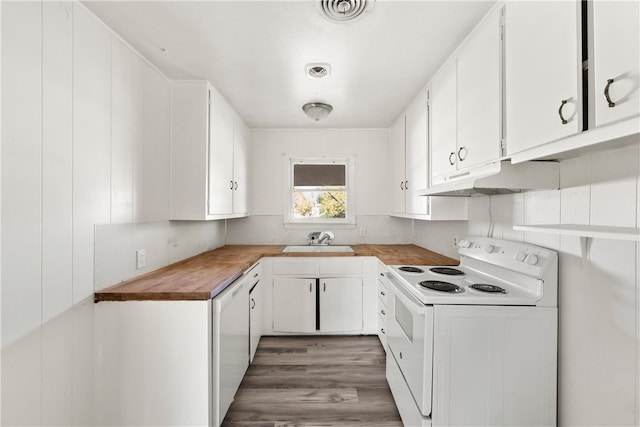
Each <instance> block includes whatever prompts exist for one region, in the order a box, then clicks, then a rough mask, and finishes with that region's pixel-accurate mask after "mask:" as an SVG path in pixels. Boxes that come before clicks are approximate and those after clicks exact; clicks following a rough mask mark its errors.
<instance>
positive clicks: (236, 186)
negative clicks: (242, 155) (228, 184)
mask: <svg viewBox="0 0 640 427" xmlns="http://www.w3.org/2000/svg"><path fill="white" fill-rule="evenodd" d="M233 189H234V190H237V189H238V181H234V188H233Z"/></svg>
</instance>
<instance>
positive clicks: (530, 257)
mask: <svg viewBox="0 0 640 427" xmlns="http://www.w3.org/2000/svg"><path fill="white" fill-rule="evenodd" d="M524 262H526V263H527V264H529V265H536V264H537V263H538V257H537V256H535V255H534V254H529V255H527V257H526V258H525V259H524Z"/></svg>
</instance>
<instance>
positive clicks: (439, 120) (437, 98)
mask: <svg viewBox="0 0 640 427" xmlns="http://www.w3.org/2000/svg"><path fill="white" fill-rule="evenodd" d="M456 68H457V66H456V58H455V57H454V58H452V59H450V60H449V62H448V63H447V64H446V65H445V66H444V67H443V68H442V69H441V70H440V71H439V72H438V74H437V75H436V76H435V77H434V79H433V82H432V86H431V87H432V97H431V180H432V185H433V184H435V183H437V180H438V178H440V177H442V176H444V175H447V174H449V173H451V172H454V171H455V170H456V167H457V166H456V165H457V154H456V152H457V133H458V130H457V126H458V124H457V123H458V120H457V116H458V114H457V101H456V99H457V87H456Z"/></svg>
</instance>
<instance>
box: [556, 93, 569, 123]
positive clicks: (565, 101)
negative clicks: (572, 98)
mask: <svg viewBox="0 0 640 427" xmlns="http://www.w3.org/2000/svg"><path fill="white" fill-rule="evenodd" d="M567 102H569V100H568V99H563V100H562V101H560V108H558V115H559V116H560V121H561V122H562V124H563V125H566V124H567V123H568V122H567V119H565V118H564V116H563V115H562V108H563V107H564V106H565V104H566V103H567Z"/></svg>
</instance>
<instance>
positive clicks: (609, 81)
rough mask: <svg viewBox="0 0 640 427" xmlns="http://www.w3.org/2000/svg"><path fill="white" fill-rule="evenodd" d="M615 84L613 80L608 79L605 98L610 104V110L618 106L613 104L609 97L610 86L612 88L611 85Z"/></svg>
mask: <svg viewBox="0 0 640 427" xmlns="http://www.w3.org/2000/svg"><path fill="white" fill-rule="evenodd" d="M613 82H614V80H613V79H607V85H606V86H605V87H604V97H605V99H606V100H607V103H608V104H609V108H613V107H615V106H616V103H615V102H613V101H612V100H611V98H610V97H609V86H611V83H613Z"/></svg>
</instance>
